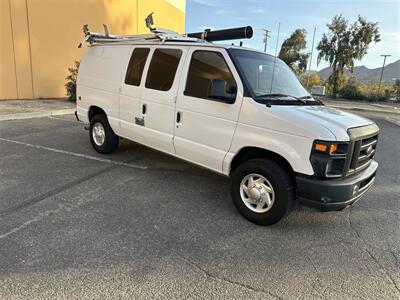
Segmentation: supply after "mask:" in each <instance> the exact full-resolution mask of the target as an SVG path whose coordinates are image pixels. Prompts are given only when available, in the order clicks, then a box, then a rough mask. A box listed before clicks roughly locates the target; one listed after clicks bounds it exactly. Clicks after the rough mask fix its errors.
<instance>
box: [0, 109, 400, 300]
mask: <svg viewBox="0 0 400 300" xmlns="http://www.w3.org/2000/svg"><path fill="white" fill-rule="evenodd" d="M375 121H376V122H377V123H378V125H379V127H380V128H381V134H380V140H379V145H378V151H377V155H376V159H377V161H378V162H379V163H380V169H379V173H378V177H377V180H376V183H375V185H374V186H373V187H372V189H371V190H370V191H369V193H368V194H367V195H366V196H364V198H363V199H362V200H360V201H359V202H357V203H356V204H355V205H354V206H353V207H351V208H349V209H346V210H344V211H341V212H327V213H321V212H318V211H316V210H313V209H309V208H305V207H302V206H299V205H297V206H296V207H295V208H294V211H293V212H292V213H291V214H290V215H289V217H288V218H286V219H285V220H283V221H282V222H280V223H278V224H276V225H274V226H270V227H260V226H257V225H254V224H252V223H249V222H248V221H246V220H245V219H243V218H242V217H241V216H240V215H239V213H238V212H237V211H236V209H235V208H234V206H233V204H232V203H231V199H230V194H229V179H228V178H225V177H222V176H220V175H217V174H214V173H212V172H209V171H207V170H204V169H201V168H199V167H196V166H193V165H191V164H188V163H186V162H183V161H180V160H177V159H175V158H172V157H170V156H167V155H165V154H161V153H159V152H156V151H153V150H151V149H148V148H145V147H143V146H140V145H138V144H135V143H132V142H129V141H126V140H124V141H123V142H122V143H121V146H120V148H119V150H118V152H117V153H115V154H112V155H108V156H103V155H100V154H97V153H95V152H94V150H92V148H91V145H90V142H89V138H88V132H87V131H84V130H83V129H82V125H81V124H78V123H77V122H75V121H74V117H73V116H71V115H66V116H62V117H61V116H60V117H56V118H51V117H47V118H36V119H28V120H15V121H3V122H0V299H54V298H63V299H64V298H74V299H87V298H90V299H105V298H118V299H138V298H159V299H171V298H190V299H210V298H218V299H221V298H229V299H232V298H247V299H248V298H259V299H275V298H279V299H299V298H301V299H320V298H330V299H349V298H354V299H358V298H361V299H367V298H368V299H399V298H400V267H399V257H400V218H399V214H400V184H399V183H400V158H399V150H400V127H399V126H397V125H395V124H392V123H389V122H387V121H385V120H383V119H380V118H379V119H376V120H375Z"/></svg>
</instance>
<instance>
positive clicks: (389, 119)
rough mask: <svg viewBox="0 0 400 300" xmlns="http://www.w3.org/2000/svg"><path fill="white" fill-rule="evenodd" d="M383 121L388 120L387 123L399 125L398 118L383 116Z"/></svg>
mask: <svg viewBox="0 0 400 300" xmlns="http://www.w3.org/2000/svg"><path fill="white" fill-rule="evenodd" d="M385 121H387V122H389V123H392V124H394V125H397V126H399V127H400V121H399V120H396V119H393V118H389V117H386V118H385Z"/></svg>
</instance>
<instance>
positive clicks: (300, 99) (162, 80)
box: [76, 27, 379, 225]
mask: <svg viewBox="0 0 400 300" xmlns="http://www.w3.org/2000/svg"><path fill="white" fill-rule="evenodd" d="M250 29H251V28H250ZM250 29H249V27H246V28H239V29H233V30H231V31H229V30H227V31H225V34H226V35H227V36H225V37H226V38H225V39H229V38H232V36H234V38H242V37H247V36H248V35H249V30H250ZM235 30H236V31H235ZM241 30H242V31H243V34H242V35H240V34H239V36H238V35H237V33H238V32H239V31H240V32H241ZM246 31H247V32H246ZM235 32H236V35H235V34H234V33H235ZM212 33H214V40H222V39H224V34H223V33H224V32H222V31H220V32H212V31H211V32H210V31H205V32H204V33H201V34H200V33H198V34H192V35H190V34H189V35H184V36H182V35H178V34H174V33H171V32H167V31H165V32H164V31H153V33H152V34H149V35H143V36H110V35H108V33H107V34H105V35H99V34H90V33H88V32H86V41H88V42H89V43H90V47H88V48H87V50H86V51H85V54H84V56H83V58H82V60H81V64H80V68H79V74H78V80H77V96H78V100H77V106H76V107H77V118H78V119H79V120H81V121H83V122H86V123H88V124H90V126H89V129H90V135H89V136H90V140H91V143H92V145H93V147H94V149H95V150H96V151H98V152H100V153H111V152H113V151H114V150H115V149H116V148H117V146H118V140H119V138H120V137H121V138H125V139H129V140H132V141H135V142H138V143H141V144H144V145H146V146H149V147H151V148H154V149H157V150H160V151H162V152H165V153H167V154H170V155H173V156H176V157H178V158H181V159H184V160H187V161H189V162H192V163H194V164H197V165H199V166H203V167H205V168H208V169H210V170H213V171H215V172H218V173H221V174H223V175H226V176H230V177H231V184H232V186H231V194H232V199H233V202H234V204H235V206H236V207H237V209H238V210H239V211H240V213H241V214H242V215H243V216H244V217H245V218H247V219H248V220H250V221H252V222H254V223H257V224H262V225H268V224H273V223H275V222H277V221H278V220H280V219H281V218H282V217H283V216H284V215H285V214H286V212H287V211H288V208H289V206H290V204H291V202H292V201H294V200H295V199H298V200H299V201H301V203H304V204H305V205H309V206H314V207H319V208H321V209H323V210H341V209H343V208H345V207H347V206H349V205H351V204H353V203H354V202H355V201H357V200H358V199H360V197H361V196H362V195H364V194H365V192H367V190H368V189H369V188H370V187H371V185H372V184H373V182H374V179H375V173H376V170H377V167H378V164H377V162H375V161H374V160H373V157H374V153H375V151H376V145H377V139H378V131H379V129H378V127H377V125H376V124H375V123H374V122H372V121H370V120H368V119H365V118H362V117H359V116H356V115H353V114H350V113H347V112H342V111H340V110H336V109H333V108H330V107H326V106H324V105H323V104H322V103H321V102H320V101H317V100H315V99H314V98H313V97H312V96H311V95H310V94H309V93H308V92H307V90H306V89H305V88H304V87H303V86H302V85H301V83H300V82H299V81H298V79H297V78H296V76H295V75H294V73H293V72H292V71H291V70H290V68H289V67H288V66H287V65H286V64H285V63H284V62H283V61H281V60H280V59H278V58H276V57H273V56H271V55H268V54H265V53H263V52H259V51H255V50H251V49H246V48H243V47H238V46H232V45H219V44H213V43H211V42H210V40H212V36H213V35H212ZM229 33H232V34H233V35H232V36H229Z"/></svg>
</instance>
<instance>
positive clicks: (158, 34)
mask: <svg viewBox="0 0 400 300" xmlns="http://www.w3.org/2000/svg"><path fill="white" fill-rule="evenodd" d="M145 22H146V26H147V28H149V30H150V32H151V33H149V34H137V35H113V34H109V31H108V28H107V25H105V24H103V27H104V33H97V32H90V31H89V27H88V25H87V24H85V25H83V33H84V35H85V38H84V39H83V41H82V42H81V43H80V44H79V45H78V48H81V47H82V45H83V44H85V43H87V44H89V45H93V44H105V43H117V42H118V43H120V42H140V41H155V42H157V41H158V42H161V43H164V42H165V41H187V42H213V41H223V40H232V39H242V38H251V37H252V36H253V29H252V28H251V27H250V26H246V27H240V28H231V29H224V30H216V31H211V30H210V29H206V30H205V31H204V32H196V33H188V34H179V33H177V32H175V31H171V30H165V29H161V28H155V27H153V24H154V23H153V13H151V14H149V15H148V16H147V17H146V19H145Z"/></svg>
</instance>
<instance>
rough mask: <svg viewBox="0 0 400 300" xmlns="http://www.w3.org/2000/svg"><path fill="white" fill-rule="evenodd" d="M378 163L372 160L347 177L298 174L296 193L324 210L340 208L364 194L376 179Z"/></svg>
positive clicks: (307, 204)
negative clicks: (324, 177) (335, 177)
mask: <svg viewBox="0 0 400 300" xmlns="http://www.w3.org/2000/svg"><path fill="white" fill-rule="evenodd" d="M377 168H378V163H377V162H376V161H372V162H371V164H370V165H369V167H368V168H366V169H365V170H363V171H361V172H359V173H357V174H354V175H352V176H349V177H345V178H338V179H326V180H321V179H317V178H315V177H310V176H304V175H297V176H296V186H297V188H296V194H297V198H298V199H299V201H300V202H301V203H303V204H304V205H306V206H311V207H317V208H320V209H323V210H340V209H343V208H345V207H346V206H348V205H351V204H353V203H354V202H356V201H357V200H359V199H360V198H361V196H362V195H364V194H365V193H366V192H367V191H368V190H369V188H370V187H371V186H372V184H373V183H374V181H375V174H376V170H377Z"/></svg>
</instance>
